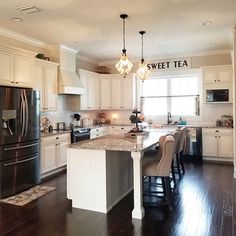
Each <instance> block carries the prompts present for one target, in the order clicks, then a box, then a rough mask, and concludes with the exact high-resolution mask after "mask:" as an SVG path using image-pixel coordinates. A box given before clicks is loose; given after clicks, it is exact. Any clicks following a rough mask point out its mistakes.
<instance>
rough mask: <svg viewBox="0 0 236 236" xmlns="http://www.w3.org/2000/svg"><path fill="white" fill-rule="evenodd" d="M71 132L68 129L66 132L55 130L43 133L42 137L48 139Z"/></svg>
mask: <svg viewBox="0 0 236 236" xmlns="http://www.w3.org/2000/svg"><path fill="white" fill-rule="evenodd" d="M70 132H71V130H70V129H66V130H53V131H52V132H49V133H44V132H41V137H48V136H51V135H58V134H64V133H70Z"/></svg>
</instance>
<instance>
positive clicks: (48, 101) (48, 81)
mask: <svg viewBox="0 0 236 236" xmlns="http://www.w3.org/2000/svg"><path fill="white" fill-rule="evenodd" d="M44 91H45V97H44V99H45V108H46V110H57V96H58V93H57V69H55V68H53V67H45V68H44Z"/></svg>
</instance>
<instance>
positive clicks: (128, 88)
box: [121, 78, 134, 109]
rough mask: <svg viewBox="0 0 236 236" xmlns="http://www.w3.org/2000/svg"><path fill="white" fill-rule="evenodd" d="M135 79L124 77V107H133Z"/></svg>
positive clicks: (122, 98) (122, 97)
mask: <svg viewBox="0 0 236 236" xmlns="http://www.w3.org/2000/svg"><path fill="white" fill-rule="evenodd" d="M133 95H134V93H133V80H132V78H124V79H123V80H122V96H121V101H122V108H123V109H133V107H134V98H133Z"/></svg>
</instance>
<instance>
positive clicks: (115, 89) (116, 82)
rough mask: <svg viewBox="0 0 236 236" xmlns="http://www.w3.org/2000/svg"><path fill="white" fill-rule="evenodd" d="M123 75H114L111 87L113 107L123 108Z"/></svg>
mask: <svg viewBox="0 0 236 236" xmlns="http://www.w3.org/2000/svg"><path fill="white" fill-rule="evenodd" d="M120 77H121V76H120V75H114V76H113V77H112V82H111V83H112V85H111V86H112V88H111V96H112V97H111V107H112V109H121V108H122V104H121V92H122V91H121V78H120Z"/></svg>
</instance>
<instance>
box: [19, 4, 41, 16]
mask: <svg viewBox="0 0 236 236" xmlns="http://www.w3.org/2000/svg"><path fill="white" fill-rule="evenodd" d="M16 10H18V11H21V12H24V13H27V14H31V13H36V12H39V11H41V10H40V9H39V8H38V7H36V6H34V5H27V6H19V7H17V8H16Z"/></svg>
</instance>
